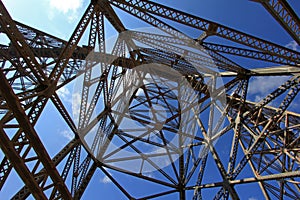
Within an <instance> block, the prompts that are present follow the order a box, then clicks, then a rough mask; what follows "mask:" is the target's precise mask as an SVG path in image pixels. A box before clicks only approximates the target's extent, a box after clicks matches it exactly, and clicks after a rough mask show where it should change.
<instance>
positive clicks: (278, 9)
mask: <svg viewBox="0 0 300 200" xmlns="http://www.w3.org/2000/svg"><path fill="white" fill-rule="evenodd" d="M251 1H255V2H259V3H261V4H262V5H263V6H264V7H265V9H266V10H267V11H268V12H269V13H270V14H271V15H272V16H273V17H274V19H276V21H277V22H278V23H279V24H280V25H281V26H282V27H283V28H284V29H285V30H286V31H287V32H288V33H289V34H290V35H291V37H292V38H293V39H294V40H295V41H296V42H297V43H298V45H300V19H299V17H298V15H297V14H296V13H295V11H294V10H293V9H292V7H291V6H290V5H289V3H288V2H287V1H286V0H251Z"/></svg>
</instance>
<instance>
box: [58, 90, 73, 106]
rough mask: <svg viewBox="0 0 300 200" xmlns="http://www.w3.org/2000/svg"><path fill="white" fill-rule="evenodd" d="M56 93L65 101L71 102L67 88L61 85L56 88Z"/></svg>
mask: <svg viewBox="0 0 300 200" xmlns="http://www.w3.org/2000/svg"><path fill="white" fill-rule="evenodd" d="M57 95H58V96H59V97H60V98H61V99H62V100H63V101H65V102H68V103H72V101H71V98H72V97H71V92H70V90H69V89H68V88H66V87H62V88H60V89H59V90H57Z"/></svg>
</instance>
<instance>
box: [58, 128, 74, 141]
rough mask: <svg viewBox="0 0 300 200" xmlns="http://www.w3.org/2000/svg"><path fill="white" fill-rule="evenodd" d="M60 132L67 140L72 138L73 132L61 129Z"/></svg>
mask: <svg viewBox="0 0 300 200" xmlns="http://www.w3.org/2000/svg"><path fill="white" fill-rule="evenodd" d="M60 134H61V135H62V136H64V137H65V138H67V139H68V140H72V139H73V138H74V134H73V133H72V132H70V131H68V130H64V131H61V132H60Z"/></svg>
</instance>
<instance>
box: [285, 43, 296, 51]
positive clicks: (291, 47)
mask: <svg viewBox="0 0 300 200" xmlns="http://www.w3.org/2000/svg"><path fill="white" fill-rule="evenodd" d="M285 47H287V48H290V49H293V50H295V51H297V50H298V48H299V45H298V44H297V42H296V41H291V42H290V43H288V44H287V45H285Z"/></svg>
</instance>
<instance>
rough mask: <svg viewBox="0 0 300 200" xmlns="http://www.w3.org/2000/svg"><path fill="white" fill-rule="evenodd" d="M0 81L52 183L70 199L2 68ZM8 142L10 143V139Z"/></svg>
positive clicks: (16, 116) (0, 88) (3, 91)
mask: <svg viewBox="0 0 300 200" xmlns="http://www.w3.org/2000/svg"><path fill="white" fill-rule="evenodd" d="M0 82H1V83H2V84H1V86H0V90H1V93H2V96H3V97H4V98H5V99H6V102H7V104H8V106H9V108H10V109H11V110H12V111H13V113H14V116H15V118H16V119H17V121H18V123H19V125H20V127H21V128H22V129H23V131H24V132H25V134H26V137H28V139H29V141H30V143H31V145H32V147H33V148H34V150H35V152H36V154H37V155H38V157H39V159H40V160H41V162H42V163H43V165H44V167H45V169H46V171H47V173H49V175H50V177H51V179H52V180H53V182H54V185H55V186H56V188H57V189H58V190H59V191H60V193H61V195H62V197H63V198H65V199H71V195H70V192H69V190H68V188H67V187H66V185H65V183H64V182H63V180H62V179H61V177H60V175H59V173H58V172H57V170H56V169H55V165H54V164H53V162H52V161H51V159H50V157H49V155H48V153H47V151H46V149H45V147H44V146H43V144H42V142H41V140H40V138H39V136H38V134H37V133H36V131H35V130H34V128H33V126H32V125H31V123H30V121H29V118H28V117H27V115H26V113H25V111H24V110H23V108H22V106H21V104H20V102H19V100H18V97H17V96H16V95H15V94H14V92H13V90H12V88H11V86H10V85H9V84H8V82H7V79H6V77H5V75H4V74H3V71H2V69H1V70H0ZM9 143H10V144H11V145H12V143H11V141H10V142H9ZM24 170H26V169H24Z"/></svg>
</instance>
